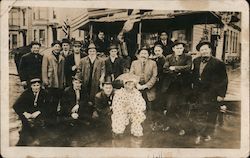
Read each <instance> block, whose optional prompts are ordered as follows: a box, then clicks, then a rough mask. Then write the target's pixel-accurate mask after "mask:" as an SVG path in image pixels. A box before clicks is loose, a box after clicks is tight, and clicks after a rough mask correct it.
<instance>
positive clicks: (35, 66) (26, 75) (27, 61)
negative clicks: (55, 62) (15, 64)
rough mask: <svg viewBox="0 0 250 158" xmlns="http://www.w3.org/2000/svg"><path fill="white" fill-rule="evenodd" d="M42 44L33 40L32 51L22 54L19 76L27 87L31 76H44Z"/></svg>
mask: <svg viewBox="0 0 250 158" xmlns="http://www.w3.org/2000/svg"><path fill="white" fill-rule="evenodd" d="M40 47H41V44H40V43H38V42H35V41H33V42H31V52H30V53H27V54H25V55H23V56H22V58H21V60H20V65H19V76H20V80H21V83H22V86H24V87H26V86H27V85H28V83H27V82H28V81H30V80H31V77H33V76H37V77H39V78H41V77H42V60H43V56H42V55H41V54H39V50H40Z"/></svg>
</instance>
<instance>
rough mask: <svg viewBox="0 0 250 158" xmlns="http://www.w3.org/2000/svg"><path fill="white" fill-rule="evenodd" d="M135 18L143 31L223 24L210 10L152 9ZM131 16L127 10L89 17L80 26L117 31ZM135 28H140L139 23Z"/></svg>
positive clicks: (85, 28)
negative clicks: (93, 17) (106, 15)
mask: <svg viewBox="0 0 250 158" xmlns="http://www.w3.org/2000/svg"><path fill="white" fill-rule="evenodd" d="M132 16H133V17H134V18H140V19H141V23H142V32H158V31H160V30H162V29H171V28H178V27H182V26H190V25H195V24H219V25H223V23H222V22H221V20H220V17H219V16H218V15H217V14H216V13H214V12H210V11H195V12H194V11H179V12H176V11H154V10H153V11H150V12H145V13H143V14H135V15H132ZM128 18H129V16H128V15H127V11H123V12H119V13H116V14H114V15H113V16H109V17H102V18H98V19H89V21H88V23H82V25H81V26H80V27H79V28H78V29H81V30H89V26H88V25H90V24H91V25H92V26H93V30H94V32H95V31H96V30H99V29H102V30H105V32H107V33H111V34H112V33H117V32H119V31H121V29H122V27H123V24H124V23H125V21H127V20H128ZM134 28H138V23H136V24H135V26H134Z"/></svg>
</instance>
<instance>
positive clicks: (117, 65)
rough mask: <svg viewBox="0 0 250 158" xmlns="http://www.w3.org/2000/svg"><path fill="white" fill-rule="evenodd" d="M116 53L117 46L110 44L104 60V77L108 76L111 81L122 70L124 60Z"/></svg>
mask: <svg viewBox="0 0 250 158" xmlns="http://www.w3.org/2000/svg"><path fill="white" fill-rule="evenodd" d="M117 53H118V48H117V46H116V45H110V47H109V57H108V58H107V59H106V60H105V77H110V78H111V80H112V81H114V80H115V79H116V78H117V77H118V76H119V75H121V74H122V73H123V71H124V61H123V59H122V58H121V57H119V56H118V54H117Z"/></svg>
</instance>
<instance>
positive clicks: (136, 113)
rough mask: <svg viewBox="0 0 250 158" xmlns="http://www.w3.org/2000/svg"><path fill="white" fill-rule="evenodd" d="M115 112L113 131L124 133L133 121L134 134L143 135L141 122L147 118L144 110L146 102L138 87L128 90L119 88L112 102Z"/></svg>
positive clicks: (132, 132)
mask: <svg viewBox="0 0 250 158" xmlns="http://www.w3.org/2000/svg"><path fill="white" fill-rule="evenodd" d="M112 110H113V114H112V115H111V120H112V131H113V132H114V133H116V134H122V133H123V132H124V131H125V128H126V126H127V125H128V124H129V121H130V122H131V134H133V135H134V136H137V137H139V136H143V128H142V125H141V123H142V122H143V121H144V120H145V119H146V116H145V114H144V111H145V110H146V102H145V100H144V99H143V97H142V95H141V93H140V92H139V91H138V90H137V89H135V88H134V89H133V90H132V92H128V91H127V90H125V89H124V88H121V89H119V90H117V91H116V92H115V94H114V98H113V102H112Z"/></svg>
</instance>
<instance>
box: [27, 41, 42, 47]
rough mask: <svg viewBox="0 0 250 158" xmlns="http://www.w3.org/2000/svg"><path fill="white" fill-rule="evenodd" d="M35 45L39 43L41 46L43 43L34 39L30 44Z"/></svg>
mask: <svg viewBox="0 0 250 158" xmlns="http://www.w3.org/2000/svg"><path fill="white" fill-rule="evenodd" d="M33 45H39V46H40V47H41V43H39V42H37V41H32V42H31V43H30V46H31V47H32V46H33Z"/></svg>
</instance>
